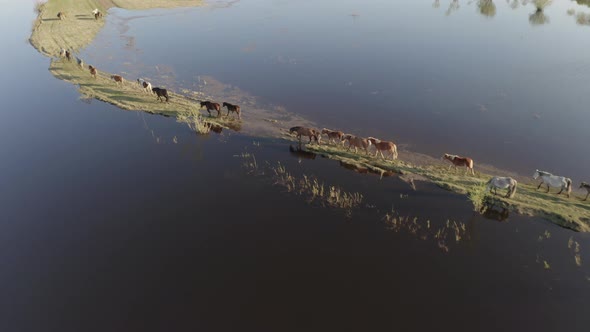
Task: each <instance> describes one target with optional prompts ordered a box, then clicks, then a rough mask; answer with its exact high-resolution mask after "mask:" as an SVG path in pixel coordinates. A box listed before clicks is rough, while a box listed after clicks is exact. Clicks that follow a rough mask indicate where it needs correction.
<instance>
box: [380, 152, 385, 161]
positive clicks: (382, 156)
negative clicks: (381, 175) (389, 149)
mask: <svg viewBox="0 0 590 332" xmlns="http://www.w3.org/2000/svg"><path fill="white" fill-rule="evenodd" d="M379 153H380V154H381V158H383V160H385V156H384V155H383V151H379Z"/></svg>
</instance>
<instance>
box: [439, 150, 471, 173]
mask: <svg viewBox="0 0 590 332" xmlns="http://www.w3.org/2000/svg"><path fill="white" fill-rule="evenodd" d="M443 159H446V160H448V161H450V162H451V163H452V165H450V166H449V169H451V167H453V166H455V168H457V166H459V167H462V166H465V167H467V170H468V171H471V174H472V175H475V173H474V171H473V159H471V158H467V157H459V156H457V155H454V154H448V153H445V155H444V156H443Z"/></svg>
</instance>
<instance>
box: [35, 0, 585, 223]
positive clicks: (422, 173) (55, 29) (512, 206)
mask: <svg viewBox="0 0 590 332" xmlns="http://www.w3.org/2000/svg"><path fill="white" fill-rule="evenodd" d="M201 5H203V2H202V1H201V0H171V1H165V0H49V1H47V2H46V3H45V4H44V5H42V6H41V8H40V11H39V15H38V17H37V19H36V20H35V24H34V26H33V31H32V34H31V37H30V38H29V42H30V43H31V45H32V46H33V47H34V48H35V49H36V50H37V51H39V52H40V53H41V54H43V55H45V56H47V57H50V58H52V60H51V64H50V67H49V71H50V72H51V73H52V74H53V75H54V76H55V77H56V78H57V79H60V80H63V81H67V82H69V83H71V84H73V85H76V86H78V91H79V93H80V94H81V95H82V96H84V97H86V98H94V99H97V100H100V101H103V102H106V103H110V104H112V105H115V106H117V107H119V108H121V109H124V110H133V111H143V112H148V113H152V114H160V115H163V116H168V117H169V116H174V117H175V118H177V119H178V118H179V117H180V116H187V115H189V116H191V115H200V116H201V117H202V119H203V121H205V122H209V123H211V124H214V125H218V126H221V127H223V128H226V129H231V130H235V131H242V132H243V133H245V134H248V135H251V136H254V137H270V138H282V139H286V140H289V141H294V138H293V137H292V136H289V135H287V134H286V133H285V129H286V128H289V127H292V126H295V125H302V126H309V127H316V126H317V125H316V124H315V123H313V122H311V121H308V120H306V119H304V118H302V117H300V116H297V115H296V114H292V113H289V112H287V111H285V110H280V109H273V110H268V109H262V108H260V107H256V106H255V104H254V103H252V104H249V105H248V106H251V108H250V107H249V108H248V109H247V110H246V112H244V116H243V120H241V121H240V120H237V119H235V118H232V117H231V115H230V117H223V116H222V117H220V118H217V117H207V116H204V115H203V114H202V112H203V111H204V109H201V108H200V105H199V104H198V99H197V98H202V99H220V98H219V96H216V97H217V98H211V97H210V96H211V95H215V94H219V93H220V92H219V91H224V90H225V89H224V85H223V84H222V83H220V82H216V81H214V80H209V81H210V82H212V84H210V86H209V87H208V88H207V91H205V92H206V93H205V94H203V92H198V91H189V90H185V89H182V90H181V91H183V93H182V94H180V93H178V92H176V93H174V92H172V91H170V92H169V93H170V96H171V99H170V102H169V103H162V102H159V101H157V100H156V96H155V95H151V94H148V93H146V92H144V91H143V90H142V89H141V88H140V87H139V86H138V85H137V84H136V83H135V81H134V80H128V79H127V78H125V79H126V80H127V82H126V83H125V84H123V85H122V86H121V87H120V86H117V84H116V83H115V82H114V81H112V80H111V79H110V78H109V77H110V75H112V74H111V73H107V72H103V71H100V66H97V67H98V69H99V72H98V75H97V76H98V77H97V78H96V79H94V78H92V77H91V76H90V74H89V72H88V69H87V66H88V64H85V68H80V66H78V65H77V64H76V60H75V59H73V60H72V61H71V62H68V61H67V60H66V59H61V58H57V59H55V58H56V57H57V56H58V54H59V50H60V49H61V48H64V49H68V50H72V51H73V52H74V54H76V53H77V52H78V51H79V50H80V49H82V48H84V47H86V46H88V45H89V44H90V43H91V42H92V41H93V40H94V38H95V36H96V34H97V33H98V32H99V31H100V30H101V29H102V27H103V26H104V24H105V19H106V16H108V14H107V13H106V11H107V10H108V9H109V8H115V7H116V8H122V9H129V10H132V9H153V8H177V7H193V6H201ZM94 8H98V9H99V10H100V11H102V12H103V13H104V14H105V16H104V18H102V19H99V20H95V19H94V17H92V16H91V14H90V12H91V11H92V9H94ZM59 11H65V12H66V13H67V15H68V17H67V18H66V19H65V20H63V21H60V20H58V19H57V12H59ZM81 31H83V32H81ZM93 65H94V64H93ZM152 84H153V86H154V87H156V86H159V85H157V84H154V82H152ZM162 87H166V85H162ZM231 92H234V91H231ZM202 99H201V100H202ZM232 99H235V98H233V97H229V98H227V99H226V100H230V101H233V100H232ZM224 113H225V112H222V114H224ZM306 150H308V151H311V152H314V153H317V154H320V155H322V156H325V157H327V158H330V159H335V160H339V161H341V162H344V163H347V164H350V165H352V166H353V167H358V168H364V169H369V170H372V171H374V172H377V173H381V174H385V173H387V172H391V173H395V174H399V175H400V177H401V178H402V179H403V180H405V181H406V182H408V183H412V184H413V181H429V182H432V183H435V184H437V185H438V186H440V187H441V188H444V189H446V190H449V191H452V192H456V193H459V194H467V195H469V194H470V193H471V192H473V191H474V190H477V188H478V187H481V186H482V184H484V183H485V182H486V181H487V180H488V179H489V178H490V177H491V175H488V174H495V175H500V176H512V177H515V178H516V179H517V180H518V181H519V187H518V190H517V194H516V196H515V198H513V199H505V198H502V197H500V196H492V195H484V196H482V197H483V198H482V202H480V203H482V204H483V203H490V202H493V203H494V204H500V205H501V206H502V207H505V208H508V209H509V210H510V211H513V212H516V213H519V214H523V215H529V216H539V217H542V218H545V219H547V220H550V221H551V222H553V223H555V224H557V225H559V226H562V227H566V228H570V229H573V230H576V231H581V232H589V231H590V218H589V217H588V216H590V204H588V203H586V202H581V201H580V200H579V198H578V197H576V196H577V195H576V194H575V193H574V192H572V198H570V199H569V200H567V199H565V198H562V197H557V196H556V195H555V194H553V193H550V194H545V193H544V192H543V191H538V192H537V191H535V190H534V189H536V188H535V186H533V185H531V184H530V182H532V181H531V180H530V179H529V178H525V177H522V176H519V175H517V174H514V173H512V172H506V171H503V170H499V169H497V168H494V167H492V166H489V165H481V164H476V171H477V175H476V176H475V177H471V176H465V175H462V173H461V171H459V172H457V173H451V172H448V171H446V168H447V166H446V165H445V164H443V163H442V162H441V161H440V160H438V159H436V158H433V157H430V156H427V155H424V154H420V153H416V152H410V151H402V158H401V159H398V160H397V161H395V162H385V161H382V160H381V159H378V158H374V157H366V156H364V155H362V154H353V153H349V152H346V151H344V149H337V148H335V147H333V146H329V145H322V146H317V145H308V146H307V147H306ZM459 173H461V174H459ZM572 189H574V188H572ZM554 190H555V189H554Z"/></svg>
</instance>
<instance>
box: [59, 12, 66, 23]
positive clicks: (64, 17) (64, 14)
mask: <svg viewBox="0 0 590 332" xmlns="http://www.w3.org/2000/svg"><path fill="white" fill-rule="evenodd" d="M57 18H59V20H60V21H61V20H65V19H66V12H59V13H57Z"/></svg>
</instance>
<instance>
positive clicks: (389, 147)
mask: <svg viewBox="0 0 590 332" xmlns="http://www.w3.org/2000/svg"><path fill="white" fill-rule="evenodd" d="M367 139H368V140H369V142H371V144H373V145H374V146H375V157H377V153H380V154H381V158H383V159H385V156H383V151H386V152H390V153H391V160H395V159H397V146H396V145H395V144H394V143H393V142H387V141H381V140H379V139H377V138H374V137H369V138H367Z"/></svg>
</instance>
